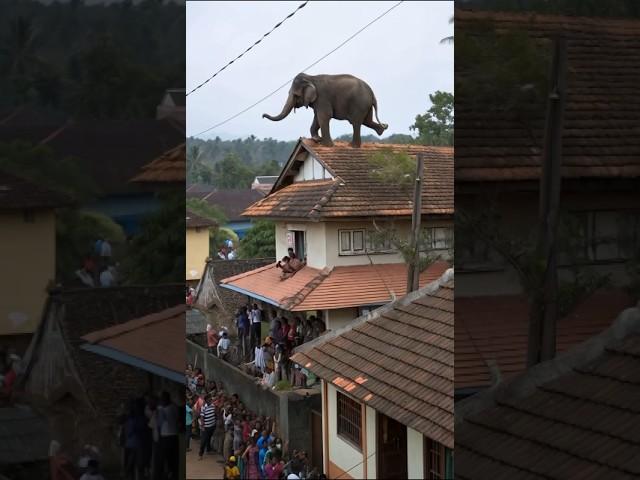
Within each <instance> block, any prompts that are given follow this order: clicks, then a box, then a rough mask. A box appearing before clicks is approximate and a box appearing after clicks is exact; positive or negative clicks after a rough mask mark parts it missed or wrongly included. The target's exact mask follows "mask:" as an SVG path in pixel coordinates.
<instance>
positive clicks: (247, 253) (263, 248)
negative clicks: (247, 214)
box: [239, 220, 276, 258]
mask: <svg viewBox="0 0 640 480" xmlns="http://www.w3.org/2000/svg"><path fill="white" fill-rule="evenodd" d="M239 253H240V258H271V257H275V256H276V226H275V224H274V223H273V222H271V221H269V220H258V221H257V222H255V223H254V224H253V226H252V227H251V229H249V231H248V232H247V234H246V236H245V237H244V238H243V239H242V240H241V241H240V251H239Z"/></svg>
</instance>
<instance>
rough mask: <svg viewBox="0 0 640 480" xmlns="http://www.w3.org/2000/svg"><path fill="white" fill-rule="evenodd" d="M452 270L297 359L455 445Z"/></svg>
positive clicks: (399, 418) (323, 340)
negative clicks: (440, 278)
mask: <svg viewBox="0 0 640 480" xmlns="http://www.w3.org/2000/svg"><path fill="white" fill-rule="evenodd" d="M452 273H453V272H452V271H450V273H449V274H447V275H445V276H444V277H446V278H443V280H440V281H437V282H434V283H432V284H430V285H428V286H427V287H424V288H423V289H421V290H419V291H418V292H413V293H412V294H410V295H408V296H407V297H405V298H402V299H400V300H397V301H395V302H393V303H391V304H389V305H387V306H385V307H381V308H380V309H377V310H375V311H374V312H372V313H371V314H370V315H369V316H366V317H362V318H360V319H358V320H356V321H355V322H354V323H353V324H351V325H349V326H348V327H346V328H345V329H343V330H338V331H336V332H329V333H327V334H325V335H323V336H321V337H319V338H318V339H317V340H314V341H312V342H309V343H308V344H304V345H302V346H300V347H298V348H296V350H295V353H294V355H293V356H292V360H293V361H294V362H296V363H298V364H299V365H302V366H303V367H305V368H307V369H309V370H311V371H312V372H313V373H315V374H316V375H318V376H319V377H321V378H322V379H324V380H325V381H327V382H329V383H331V384H333V385H335V386H336V387H338V388H340V389H342V390H344V391H346V392H348V393H349V395H351V396H353V397H355V398H357V399H358V400H360V401H362V402H363V403H365V404H366V405H368V406H370V407H372V408H374V409H375V410H377V411H379V412H382V413H383V414H385V415H387V416H389V417H391V418H393V419H395V420H397V421H399V422H401V423H403V424H404V425H407V426H409V427H411V428H413V429H415V430H417V431H418V432H420V433H422V434H423V435H425V436H427V437H429V438H431V439H433V440H436V441H438V442H440V443H442V444H444V445H445V446H446V447H448V448H453V444H454V441H453V423H454V419H453V373H454V354H453V343H454V342H453V335H454V332H453V322H454V308H453V288H454V283H453V275H452Z"/></svg>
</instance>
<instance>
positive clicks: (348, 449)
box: [325, 384, 375, 478]
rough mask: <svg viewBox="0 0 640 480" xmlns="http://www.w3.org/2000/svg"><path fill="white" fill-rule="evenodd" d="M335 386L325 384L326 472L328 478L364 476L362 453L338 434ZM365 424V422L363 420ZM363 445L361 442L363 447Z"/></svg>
mask: <svg viewBox="0 0 640 480" xmlns="http://www.w3.org/2000/svg"><path fill="white" fill-rule="evenodd" d="M336 391H337V389H336V387H334V386H333V385H331V384H327V404H326V405H327V410H328V417H327V421H326V426H327V429H328V432H327V435H325V438H327V440H328V448H327V454H328V462H327V463H328V465H327V466H328V472H327V476H328V477H329V478H338V477H339V478H365V477H364V465H363V461H364V455H363V451H361V450H358V449H357V448H355V447H354V446H352V445H351V444H350V443H348V442H346V441H344V440H343V439H342V438H340V437H339V436H338V419H337V411H338V410H337V403H336V402H337V396H336ZM363 424H364V425H366V419H365V422H363ZM374 445H375V443H374ZM364 446H365V445H364V444H363V447H364Z"/></svg>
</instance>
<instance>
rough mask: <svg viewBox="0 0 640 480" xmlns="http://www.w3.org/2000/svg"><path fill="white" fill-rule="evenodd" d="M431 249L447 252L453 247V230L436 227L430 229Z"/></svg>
mask: <svg viewBox="0 0 640 480" xmlns="http://www.w3.org/2000/svg"><path fill="white" fill-rule="evenodd" d="M429 240H430V243H431V249H433V250H446V249H449V248H452V247H453V229H452V228H450V227H435V228H430V229H429Z"/></svg>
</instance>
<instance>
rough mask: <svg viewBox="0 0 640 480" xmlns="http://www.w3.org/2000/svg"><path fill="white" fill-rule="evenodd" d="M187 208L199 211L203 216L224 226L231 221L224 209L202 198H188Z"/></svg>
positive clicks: (194, 211) (195, 211)
mask: <svg viewBox="0 0 640 480" xmlns="http://www.w3.org/2000/svg"><path fill="white" fill-rule="evenodd" d="M187 208H188V209H189V210H191V211H192V212H193V213H197V214H198V215H200V216H202V217H205V218H208V219H210V220H215V222H216V223H217V224H218V225H219V226H222V225H224V224H226V223H228V222H229V220H228V219H227V217H226V215H225V214H224V212H223V211H222V210H220V208H218V207H217V206H215V205H210V204H209V203H207V202H206V201H205V200H202V199H200V198H188V199H187Z"/></svg>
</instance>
